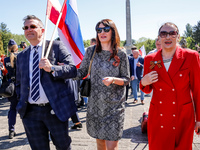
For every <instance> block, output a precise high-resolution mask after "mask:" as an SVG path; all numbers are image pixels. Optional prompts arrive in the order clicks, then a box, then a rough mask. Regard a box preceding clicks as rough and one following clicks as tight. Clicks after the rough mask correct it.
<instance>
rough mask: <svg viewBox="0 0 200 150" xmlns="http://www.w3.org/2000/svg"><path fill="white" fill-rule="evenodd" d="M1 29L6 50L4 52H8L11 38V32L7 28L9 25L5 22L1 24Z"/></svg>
mask: <svg viewBox="0 0 200 150" xmlns="http://www.w3.org/2000/svg"><path fill="white" fill-rule="evenodd" d="M0 31H1V41H2V43H3V50H4V52H3V51H2V52H3V53H4V54H6V53H7V46H8V42H9V40H10V39H11V33H10V31H9V29H8V28H7V25H6V24H5V23H3V22H2V23H1V24H0Z"/></svg>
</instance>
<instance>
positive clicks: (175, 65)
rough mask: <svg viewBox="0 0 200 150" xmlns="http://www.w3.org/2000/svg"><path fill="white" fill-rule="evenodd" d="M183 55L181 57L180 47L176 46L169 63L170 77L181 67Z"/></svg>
mask: <svg viewBox="0 0 200 150" xmlns="http://www.w3.org/2000/svg"><path fill="white" fill-rule="evenodd" d="M184 60H185V59H184V57H183V51H182V49H181V48H179V47H177V49H176V52H175V54H174V57H173V59H172V62H171V64H170V67H169V70H168V73H169V76H170V77H171V79H172V78H173V77H174V76H175V74H176V73H177V72H178V71H179V69H180V68H181V66H182V64H183V62H184Z"/></svg>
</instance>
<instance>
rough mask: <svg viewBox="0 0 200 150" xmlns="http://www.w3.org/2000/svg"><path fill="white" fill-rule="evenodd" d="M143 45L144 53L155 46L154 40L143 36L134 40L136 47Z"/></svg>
mask: <svg viewBox="0 0 200 150" xmlns="http://www.w3.org/2000/svg"><path fill="white" fill-rule="evenodd" d="M143 45H144V47H145V50H146V54H147V53H148V52H149V51H151V50H152V49H154V48H155V47H156V46H155V40H152V39H148V38H145V37H142V38H139V40H138V41H137V42H136V46H137V48H138V49H140V48H141V47H142V46H143Z"/></svg>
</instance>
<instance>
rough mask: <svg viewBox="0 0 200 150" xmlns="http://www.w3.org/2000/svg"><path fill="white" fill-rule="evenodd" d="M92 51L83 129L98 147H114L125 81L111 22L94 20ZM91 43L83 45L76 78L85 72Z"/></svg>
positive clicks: (121, 116) (121, 121) (123, 60)
mask: <svg viewBox="0 0 200 150" xmlns="http://www.w3.org/2000/svg"><path fill="white" fill-rule="evenodd" d="M95 29H96V32H97V36H96V39H97V44H96V47H95V50H96V53H95V56H94V59H93V62H92V67H91V73H90V77H91V93H90V97H89V98H88V105H87V119H86V125H87V132H88V134H89V135H90V136H91V137H93V138H96V142H97V149H98V150H117V149H118V140H119V139H120V138H121V137H122V133H123V125H124V114H125V113H124V109H125V105H124V103H125V87H126V85H127V84H128V83H129V77H130V76H129V64H128V59H127V55H126V53H125V52H124V51H122V50H121V48H120V38H119V34H118V31H117V28H116V26H115V24H114V22H113V21H112V20H110V19H104V20H101V21H99V22H98V23H97V25H96V28H95ZM93 48H94V46H91V47H89V48H88V49H87V51H86V54H85V56H84V58H83V61H82V63H81V65H80V68H79V69H78V72H77V79H82V78H83V77H85V76H86V75H87V72H88V68H89V63H90V58H91V55H92V51H93Z"/></svg>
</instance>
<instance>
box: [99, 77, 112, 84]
mask: <svg viewBox="0 0 200 150" xmlns="http://www.w3.org/2000/svg"><path fill="white" fill-rule="evenodd" d="M113 79H114V78H113V77H105V78H103V79H102V82H103V84H105V85H106V86H109V85H110V84H112V82H113Z"/></svg>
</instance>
